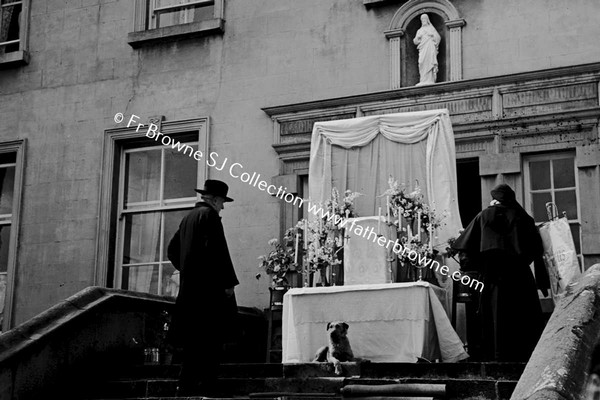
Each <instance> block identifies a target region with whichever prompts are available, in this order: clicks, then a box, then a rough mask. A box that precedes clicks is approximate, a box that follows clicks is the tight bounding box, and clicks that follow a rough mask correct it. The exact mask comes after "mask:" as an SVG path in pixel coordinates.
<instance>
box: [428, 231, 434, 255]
mask: <svg viewBox="0 0 600 400" xmlns="http://www.w3.org/2000/svg"><path fill="white" fill-rule="evenodd" d="M429 252H430V253H431V252H433V226H432V225H431V224H429Z"/></svg>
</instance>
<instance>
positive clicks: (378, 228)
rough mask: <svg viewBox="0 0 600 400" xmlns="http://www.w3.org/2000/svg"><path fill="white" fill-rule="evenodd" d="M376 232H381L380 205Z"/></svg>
mask: <svg viewBox="0 0 600 400" xmlns="http://www.w3.org/2000/svg"><path fill="white" fill-rule="evenodd" d="M377 234H378V235H379V234H381V207H379V214H378V216H377Z"/></svg>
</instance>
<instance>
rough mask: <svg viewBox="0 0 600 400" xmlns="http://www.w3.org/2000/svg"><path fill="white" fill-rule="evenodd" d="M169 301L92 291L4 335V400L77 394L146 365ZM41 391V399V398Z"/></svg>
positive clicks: (0, 382) (0, 390)
mask: <svg viewBox="0 0 600 400" xmlns="http://www.w3.org/2000/svg"><path fill="white" fill-rule="evenodd" d="M173 304H174V302H173V301H172V300H171V299H169V298H166V297H161V296H155V295H150V294H143V293H134V292H128V291H124V290H115V289H106V288H100V287H89V288H86V289H84V290H82V291H81V292H79V293H77V294H75V295H73V296H72V297H69V298H68V299H66V300H64V301H62V302H60V303H58V304H57V305H55V306H54V307H52V308H50V309H48V310H47V311H45V312H43V313H41V314H39V315H38V316H36V317H34V318H32V319H31V320H29V321H27V322H26V323H24V324H22V325H20V326H18V327H15V328H14V329H12V330H10V331H8V332H5V333H3V334H2V335H0V399H2V400H4V399H40V398H47V396H49V395H50V394H51V393H54V394H57V395H59V396H61V395H62V396H65V395H68V394H74V393H76V392H77V391H78V390H79V389H81V388H83V387H85V385H86V384H89V382H92V381H94V380H96V379H97V378H98V377H100V376H102V375H104V374H106V373H107V372H109V371H111V370H114V368H115V367H119V366H122V365H127V364H132V363H141V362H143V354H144V353H143V349H144V347H145V346H154V345H156V343H157V341H158V340H159V337H158V336H159V335H160V334H161V329H160V324H161V323H162V320H163V319H164V315H165V314H164V312H165V311H167V312H168V311H169V310H170V309H171V307H173ZM42 393H43V395H42Z"/></svg>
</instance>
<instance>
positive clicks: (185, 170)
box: [163, 145, 198, 199]
mask: <svg viewBox="0 0 600 400" xmlns="http://www.w3.org/2000/svg"><path fill="white" fill-rule="evenodd" d="M196 150H198V146H197V145H186V147H185V148H183V150H181V151H177V150H174V149H166V150H165V183H164V191H165V192H164V195H163V198H164V199H177V198H181V197H195V196H196V192H194V189H195V188H196V187H197V176H198V161H196V159H195V158H194V157H193V154H194V152H195V151H196Z"/></svg>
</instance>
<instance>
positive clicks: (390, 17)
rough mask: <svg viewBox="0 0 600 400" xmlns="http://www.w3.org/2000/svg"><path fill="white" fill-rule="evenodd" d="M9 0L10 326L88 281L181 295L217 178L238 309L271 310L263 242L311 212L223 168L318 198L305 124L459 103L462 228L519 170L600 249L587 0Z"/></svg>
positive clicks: (534, 193)
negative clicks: (200, 190) (188, 252)
mask: <svg viewBox="0 0 600 400" xmlns="http://www.w3.org/2000/svg"><path fill="white" fill-rule="evenodd" d="M1 3H2V6H1V9H2V14H1V15H2V17H1V18H0V68H2V69H0V115H1V116H2V123H1V124H0V176H1V177H2V188H1V190H2V192H1V196H0V226H1V227H2V230H1V231H0V240H1V247H0V288H1V289H2V290H1V291H0V293H1V294H2V300H0V304H2V306H3V317H4V322H3V328H4V329H7V328H9V327H11V326H14V325H16V324H19V323H22V322H23V321H25V320H27V319H29V318H31V317H32V316H34V315H36V314H37V313H39V312H41V311H43V310H44V309H46V308H48V307H50V306H51V305H53V304H55V303H56V302H57V301H59V300H61V299H64V298H66V297H68V296H70V295H72V294H73V293H75V292H77V291H79V290H81V289H83V288H85V287H87V286H89V285H101V286H110V287H122V288H130V289H133V290H140V291H150V292H155V293H160V294H169V293H170V292H169V290H170V287H171V283H172V282H170V281H169V279H170V277H171V276H172V272H173V271H172V267H170V265H169V264H168V262H167V260H166V258H165V254H164V253H165V252H164V250H165V246H166V243H167V242H168V238H169V236H170V235H171V234H172V233H173V231H174V229H176V226H177V223H178V221H179V219H180V218H181V216H182V215H183V214H184V213H185V210H187V209H189V208H190V207H192V206H193V203H194V201H195V200H196V199H195V194H194V192H193V189H194V188H195V187H198V186H201V185H202V182H203V181H204V179H205V178H214V179H222V180H225V181H227V182H228V183H229V185H230V194H231V196H232V197H233V198H235V200H236V201H235V202H234V203H231V204H230V205H229V204H228V205H227V207H226V209H225V211H224V212H223V214H222V215H223V222H224V225H225V230H226V234H227V236H228V239H229V245H230V249H231V252H232V257H233V259H234V262H235V264H236V266H237V271H238V276H239V278H240V281H241V285H240V286H239V288H238V291H237V293H238V301H239V303H240V304H243V305H247V306H257V307H259V308H262V307H264V306H266V304H267V301H268V290H267V287H268V281H267V280H266V279H264V278H262V279H261V280H257V279H255V274H256V273H257V272H259V271H258V269H257V256H259V255H260V254H263V253H265V252H266V251H267V247H268V246H267V241H268V240H269V239H270V238H272V237H275V236H278V235H279V234H280V232H281V231H282V230H283V229H285V228H287V227H289V226H291V225H292V224H293V223H294V222H295V221H297V220H298V219H299V218H301V217H302V210H300V209H298V208H294V207H293V206H290V205H286V204H285V203H284V202H282V201H281V200H279V199H276V198H274V197H271V196H269V195H268V194H266V193H265V192H264V191H262V190H258V189H257V188H256V187H252V186H250V185H248V183H245V182H243V181H242V179H240V178H239V177H234V176H232V174H231V171H230V167H231V166H232V165H233V164H234V163H237V164H238V165H239V166H236V168H238V170H237V172H236V173H235V175H237V176H239V175H241V173H242V172H248V173H249V174H250V175H252V174H253V173H257V174H260V175H261V177H262V179H265V178H266V180H268V181H269V182H272V183H273V184H275V185H276V186H279V185H284V186H285V187H287V188H288V191H291V192H292V193H297V194H299V195H305V194H306V193H305V190H306V189H305V188H306V187H307V181H306V179H307V174H308V152H309V146H310V132H311V128H312V124H313V123H314V122H315V121H323V120H331V119H340V118H353V117H357V116H363V115H375V114H382V113H391V112H401V111H413V110H421V109H432V108H448V109H449V111H450V115H451V118H452V123H453V128H454V132H455V138H456V149H457V164H458V175H459V176H458V184H459V203H460V206H461V217H462V218H463V223H466V222H468V220H469V219H470V218H471V217H472V216H473V215H474V214H475V213H476V212H478V211H479V210H480V209H481V206H483V205H485V204H487V202H488V201H489V189H490V188H491V187H492V186H493V185H494V184H495V183H497V182H500V181H506V182H507V183H509V184H511V185H512V186H513V187H515V188H516V191H517V195H518V198H519V200H520V201H521V203H522V204H524V205H525V207H526V209H528V210H529V211H530V212H532V213H533V214H534V215H535V217H536V219H537V220H538V221H540V222H541V221H542V220H544V218H545V209H544V208H543V206H542V204H545V202H546V201H548V200H553V201H555V202H557V203H558V206H559V208H560V209H561V211H562V210H564V211H566V212H567V216H568V218H569V221H570V223H571V226H572V231H573V233H574V237H575V240H576V243H577V248H578V251H579V254H580V258H581V261H582V265H583V266H584V267H587V266H589V265H591V264H593V263H595V262H599V261H600V212H599V211H598V208H597V205H598V204H600V175H599V174H600V170H599V165H600V150H599V147H598V120H599V118H600V103H599V96H598V92H599V81H600V47H599V46H598V44H597V38H598V37H600V26H599V25H598V24H597V23H596V19H597V18H596V16H597V15H600V3H598V2H597V1H595V0H575V1H569V2H559V1H553V0H531V1H527V2H523V1H517V0H514V1H513V0H510V1H502V2H498V1H494V0H480V1H473V0H454V1H448V0H408V1H403V0H302V1H298V0H214V1H212V0H210V1H209V0H202V1H191V0H190V1H180V2H174V1H172V2H169V1H165V0H163V1H154V0H153V1H144V0H48V1H46V0H18V1H17V0H4V1H2V2H1ZM422 13H427V14H428V15H429V16H430V19H431V21H432V24H433V25H434V26H435V27H436V29H437V30H438V32H439V33H440V36H441V37H442V44H441V45H440V52H439V56H438V58H439V73H438V83H436V84H434V85H430V86H419V87H415V86H414V85H415V83H416V81H417V80H418V72H417V69H416V62H417V59H416V58H417V53H416V50H415V49H414V45H413V44H412V37H413V36H414V32H415V31H416V29H417V27H418V26H417V25H416V24H417V21H418V20H419V16H420V15H421V14H422ZM117 113H122V114H123V118H124V119H123V121H119V118H115V115H116V114H117ZM132 115H135V116H137V118H135V119H136V121H138V120H139V122H140V123H144V124H147V123H148V122H151V121H152V122H154V123H156V124H157V125H159V126H160V130H161V132H163V133H164V134H165V135H169V137H171V138H173V139H176V140H177V141H179V142H181V143H187V144H189V145H190V146H192V147H193V148H194V150H195V151H196V150H199V151H202V152H203V154H204V155H205V157H208V156H209V154H211V153H212V154H213V159H212V160H211V165H207V164H206V162H204V161H206V158H205V159H204V160H202V161H196V160H194V158H193V157H189V155H182V154H181V153H178V152H177V151H176V150H174V149H172V147H170V146H164V145H163V143H158V142H157V141H152V140H150V139H148V138H145V137H144V134H143V133H144V131H143V130H139V131H137V132H136V130H135V127H136V126H137V125H136V126H133V125H132V126H131V127H129V128H128V127H127V123H128V122H129V121H130V120H131V118H132V117H131V116H132ZM116 121H117V122H116ZM223 165H226V167H225V168H222V169H221V170H220V167H221V166H223ZM465 221H466V222H465Z"/></svg>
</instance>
